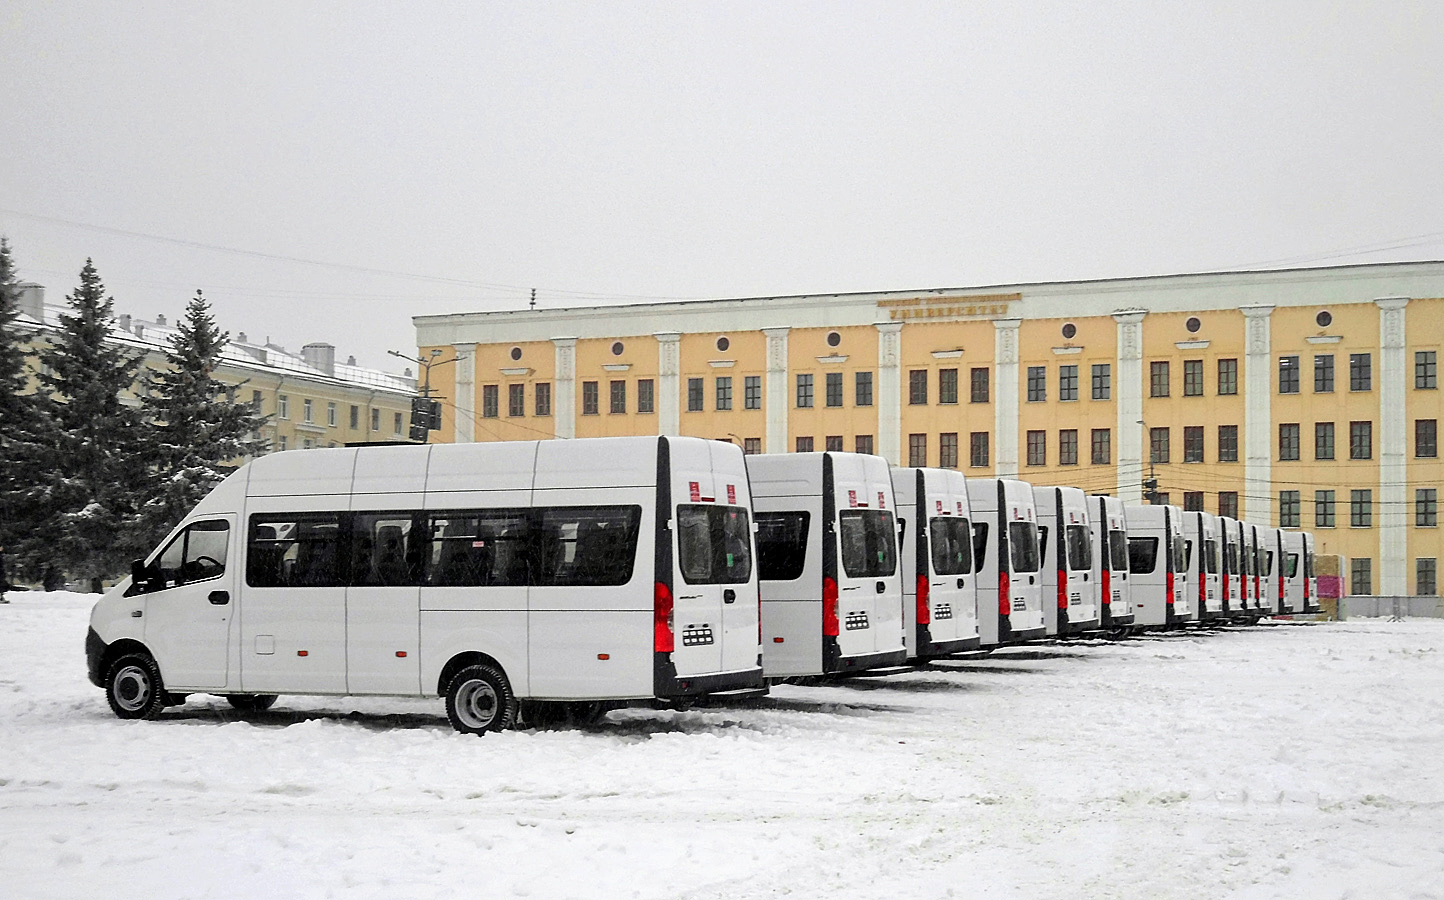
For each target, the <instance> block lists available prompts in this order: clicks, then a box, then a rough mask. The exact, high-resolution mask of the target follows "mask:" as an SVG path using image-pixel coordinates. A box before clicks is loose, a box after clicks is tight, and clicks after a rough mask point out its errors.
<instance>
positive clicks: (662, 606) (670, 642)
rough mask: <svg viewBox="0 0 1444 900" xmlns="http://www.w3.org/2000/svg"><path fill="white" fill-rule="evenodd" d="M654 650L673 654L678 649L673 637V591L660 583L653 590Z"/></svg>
mask: <svg viewBox="0 0 1444 900" xmlns="http://www.w3.org/2000/svg"><path fill="white" fill-rule="evenodd" d="M652 649H653V650H655V651H656V652H658V653H671V652H672V651H673V650H674V649H676V643H675V640H674V638H673V636H672V589H671V588H669V587H667V585H665V584H663V583H662V582H660V581H658V582H655V584H654V587H653V589H652Z"/></svg>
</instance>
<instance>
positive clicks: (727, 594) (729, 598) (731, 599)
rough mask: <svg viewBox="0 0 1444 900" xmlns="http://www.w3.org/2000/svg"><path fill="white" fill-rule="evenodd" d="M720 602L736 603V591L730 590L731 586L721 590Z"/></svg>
mask: <svg viewBox="0 0 1444 900" xmlns="http://www.w3.org/2000/svg"><path fill="white" fill-rule="evenodd" d="M722 602H723V603H736V602H737V592H736V591H734V590H732V589H731V588H727V589H726V590H725V591H723V592H722Z"/></svg>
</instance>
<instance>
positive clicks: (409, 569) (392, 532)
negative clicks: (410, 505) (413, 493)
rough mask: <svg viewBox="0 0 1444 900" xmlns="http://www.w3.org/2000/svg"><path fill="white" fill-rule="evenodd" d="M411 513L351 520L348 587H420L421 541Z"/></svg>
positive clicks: (367, 515)
mask: <svg viewBox="0 0 1444 900" xmlns="http://www.w3.org/2000/svg"><path fill="white" fill-rule="evenodd" d="M412 515H413V514H412V513H409V512H384V513H357V514H354V515H353V516H352V517H351V583H352V584H353V585H361V586H368V587H379V586H388V587H396V586H402V585H414V584H420V583H421V552H422V551H421V539H420V537H419V533H418V530H417V529H415V528H413V527H412V525H413V522H412Z"/></svg>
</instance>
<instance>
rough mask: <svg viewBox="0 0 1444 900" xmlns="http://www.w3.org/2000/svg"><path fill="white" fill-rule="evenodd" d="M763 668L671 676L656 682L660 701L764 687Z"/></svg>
mask: <svg viewBox="0 0 1444 900" xmlns="http://www.w3.org/2000/svg"><path fill="white" fill-rule="evenodd" d="M764 686H765V685H764V683H763V681H762V667H761V666H757V667H756V668H751V669H743V670H741V671H738V672H714V673H710V674H707V675H671V676H670V677H665V678H658V679H656V681H655V687H656V694H657V697H658V699H663V700H665V699H667V698H670V697H695V696H698V695H700V694H715V693H717V692H719V691H736V690H744V689H747V688H761V687H764Z"/></svg>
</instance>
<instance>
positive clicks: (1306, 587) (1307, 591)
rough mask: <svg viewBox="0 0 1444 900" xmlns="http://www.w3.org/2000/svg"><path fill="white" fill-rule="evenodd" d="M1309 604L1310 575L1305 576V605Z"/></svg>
mask: <svg viewBox="0 0 1444 900" xmlns="http://www.w3.org/2000/svg"><path fill="white" fill-rule="evenodd" d="M1308 604H1309V576H1307V575H1305V576H1304V605H1305V606H1307V605H1308Z"/></svg>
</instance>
